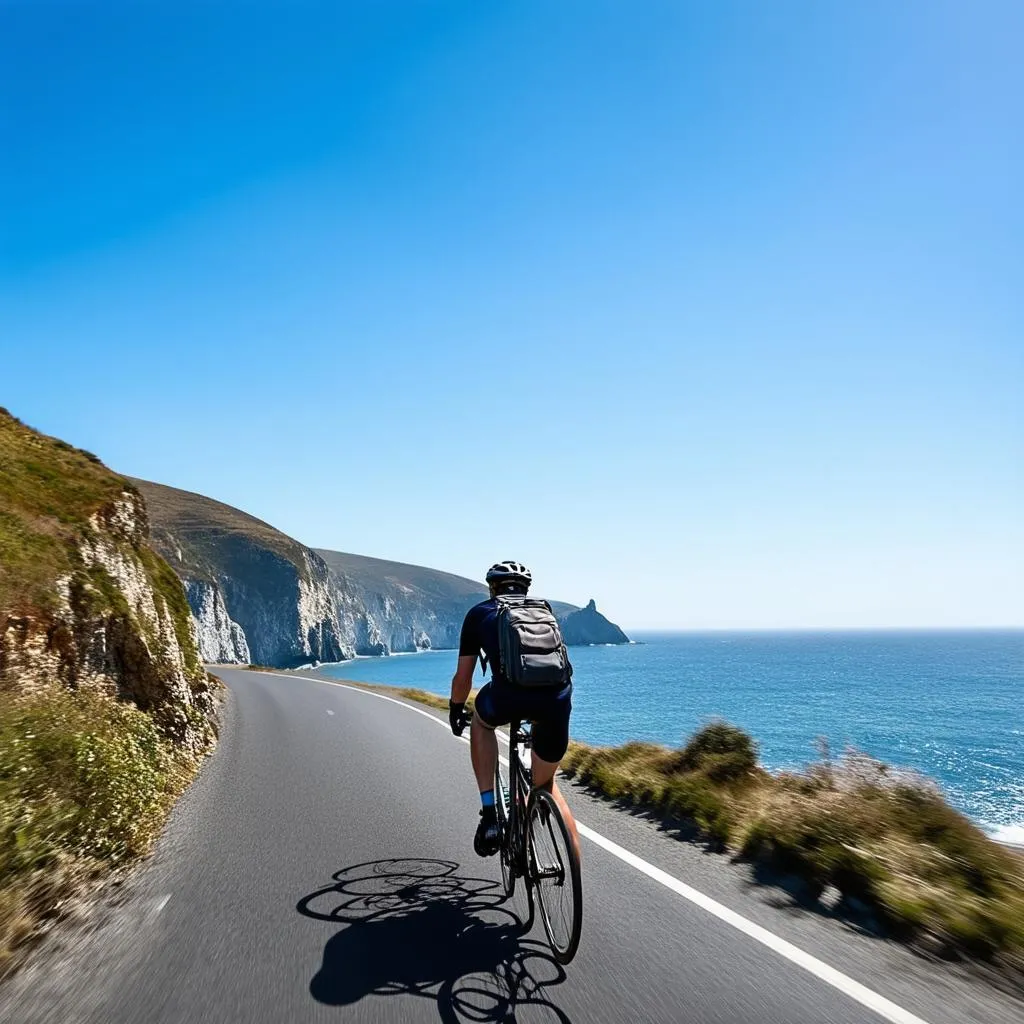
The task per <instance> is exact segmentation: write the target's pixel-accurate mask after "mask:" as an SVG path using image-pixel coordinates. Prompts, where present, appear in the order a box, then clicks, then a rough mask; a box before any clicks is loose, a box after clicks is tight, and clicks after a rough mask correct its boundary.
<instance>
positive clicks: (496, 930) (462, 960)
mask: <svg viewBox="0 0 1024 1024" xmlns="http://www.w3.org/2000/svg"><path fill="white" fill-rule="evenodd" d="M458 868H459V865H458V864H457V863H455V862H454V861H446V860H419V859H415V860H413V859H405V860H380V861H371V862H369V863H366V864H357V865H354V866H353V867H349V868H345V869H343V870H342V871H338V872H337V873H336V874H334V875H333V876H332V877H333V879H334V884H333V885H330V886H326V887H325V888H323V889H318V890H317V891H316V892H314V893H310V894H309V895H308V896H304V897H303V898H302V899H301V900H299V902H298V904H296V909H297V910H298V911H299V913H300V914H303V915H304V916H306V917H310V918H313V919H315V920H318V921H329V922H332V923H337V924H344V926H345V927H343V928H342V929H341V930H340V931H339V932H337V933H336V934H335V935H333V936H332V937H331V938H330V939H329V940H328V942H327V945H326V946H325V947H324V956H323V964H322V965H321V967H320V969H319V970H318V971H317V973H316V974H315V975H314V977H313V979H312V981H311V982H310V985H309V991H310V994H311V995H312V996H313V998H314V999H316V1000H317V1001H318V1002H321V1003H325V1004H327V1005H329V1006H348V1005H351V1004H353V1003H356V1002H358V1001H359V1000H361V999H363V998H364V997H366V996H369V995H377V996H400V995H413V996H421V997H423V998H425V999H430V1000H434V1001H436V1003H437V1009H438V1013H439V1015H440V1018H441V1020H442V1021H443V1022H445V1024H464V1022H467V1021H473V1022H481V1021H483V1022H486V1021H516V1020H521V1019H522V1017H521V1016H518V1017H517V1012H518V1011H524V1010H526V1009H527V1008H528V1010H529V1012H528V1017H529V1020H530V1021H531V1022H532V1021H550V1022H551V1024H556V1022H558V1024H571V1022H570V1020H569V1017H568V1016H567V1015H566V1014H565V1013H564V1012H563V1011H562V1010H560V1009H559V1008H558V1007H557V1006H555V1005H554V1004H553V1003H552V1002H551V1001H550V999H549V998H548V996H547V994H546V992H545V989H547V988H548V987H549V986H552V985H557V984H560V983H561V982H562V981H564V979H565V972H564V971H563V969H562V967H561V966H560V965H559V964H558V963H557V962H556V961H555V960H554V958H553V957H552V956H551V955H550V953H549V952H548V950H547V947H546V946H544V945H543V944H542V943H540V942H536V941H534V940H531V939H527V938H526V937H525V931H526V930H527V928H528V925H527V926H525V927H524V925H523V924H522V923H521V922H520V921H519V919H518V918H517V917H516V915H515V914H513V913H512V912H511V911H510V910H508V909H507V908H506V907H504V906H502V904H503V903H504V901H505V897H504V893H503V892H502V890H501V887H500V885H498V883H496V882H493V881H490V880H488V879H484V878H466V877H464V876H462V875H459V874H458V873H457V872H458Z"/></svg>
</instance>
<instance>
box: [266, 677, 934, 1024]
mask: <svg viewBox="0 0 1024 1024" xmlns="http://www.w3.org/2000/svg"><path fill="white" fill-rule="evenodd" d="M260 675H273V676H278V677H279V678H281V679H290V680H292V681H293V682H294V680H296V679H306V680H308V681H309V682H313V683H320V684H321V685H323V686H337V687H340V688H341V689H343V690H351V691H352V692H353V693H365V694H366V695H367V696H368V697H376V698H377V699H378V700H386V701H388V702H389V703H391V704H397V705H399V707H403V708H408V709H409V710H410V711H413V712H415V713H416V714H417V715H423V717H424V718H429V719H430V720H431V721H432V722H435V723H436V724H437V725H440V726H441V727H442V728H444V729H448V728H449V726H448V723H447V722H446V721H445V720H444V719H442V718H438V717H437V715H434V714H431V713H430V712H429V711H426V710H424V709H423V708H418V707H414V706H413V705H412V704H407V703H406V702H405V701H403V700H396V699H395V698H394V697H388V696H387V695H386V694H383V693H377V692H376V691H374V690H364V689H362V688H361V687H358V686H349V685H347V684H346V683H341V682H337V683H332V682H328V681H327V680H326V679H317V678H315V677H313V676H295V675H290V676H289V675H284V674H283V673H281V672H261V673H260ZM498 735H499V736H501V738H502V739H503V740H504V741H505V743H506V744H507V743H508V737H507V736H504V735H503V734H502V733H498ZM459 739H461V740H462V742H463V743H468V742H469V739H468V738H467V737H465V736H461V737H459ZM501 761H502V763H503V764H506V765H507V764H508V761H507V760H506V759H505V758H504V757H503V758H501ZM576 827H577V828H578V829H579V833H580V835H581V836H585V837H586V838H587V839H589V840H590V841H591V842H592V843H595V844H596V845H597V846H600V847H601V849H603V850H606V851H607V852H608V853H610V854H611V855H612V856H613V857H618V859H619V860H621V861H622V862H623V863H624V864H628V865H629V866H630V867H632V868H636V870H637V871H639V872H641V873H642V874H644V875H646V876H647V877H648V878H650V879H653V880H654V881H655V882H659V883H660V884H661V885H663V886H665V888H666V889H670V890H671V891H672V892H674V893H676V895H678V896H682V897H683V899H685V900H689V901H690V902H691V903H693V904H694V905H695V906H698V907H700V908H701V909H702V910H706V911H707V912H708V913H709V914H712V915H713V916H715V917H717V918H718V919H719V920H720V921H723V922H724V923H725V924H727V925H730V926H731V927H733V928H735V929H736V930H737V931H740V932H742V933H743V934H744V935H747V936H749V937H750V938H752V939H754V940H755V941H756V942H760V943H761V945H762V946H767V947H768V949H770V950H772V951H773V952H775V953H778V954H779V956H782V957H785V959H787V960H788V961H789V962H790V963H793V964H796V966H797V967H802V968H803V969H804V970H805V971H807V972H808V973H809V974H813V975H814V976H815V977H816V978H818V979H819V980H821V981H823V982H825V983H826V984H827V985H831V986H832V987H833V988H835V989H838V990H839V991H840V992H842V993H843V994H844V995H847V996H849V997H850V998H851V999H853V1000H855V1001H856V1002H858V1003H860V1004H861V1006H866V1007H867V1008H868V1009H869V1010H873V1011H874V1012H875V1013H877V1014H878V1015H879V1016H880V1017H883V1018H884V1019H885V1020H887V1021H890V1022H891V1024H927V1021H925V1020H924V1019H923V1018H921V1017H917V1016H915V1015H914V1014H912V1013H911V1012H910V1011H909V1010H904V1009H903V1007H902V1006H899V1005H897V1004H896V1003H894V1002H892V1000H890V999H886V998H885V996H883V995H879V993H877V992H875V991H874V989H870V988H868V987H867V986H866V985H862V984H861V983H860V982H859V981H854V979H853V978H850V977H848V976H847V975H845V974H843V973H842V971H837V970H836V969H835V968H834V967H831V966H829V964H827V963H825V962H824V961H823V960H819V959H818V958H817V957H815V956H811V954H810V953H805V952H804V951H803V950H802V949H800V947H799V946H794V945H793V943H792V942H787V941H786V940H785V939H783V938H781V937H780V936H778V935H776V934H775V933H774V932H771V931H769V930H768V929H767V928H762V927H761V925H759V924H755V923H754V922H753V921H750V920H748V919H747V918H745V917H744V916H743V915H742V914H738V913H736V911H735V910H730V909H729V908H728V907H726V906H724V905H723V904H721V903H719V902H718V901H717V900H713V899H712V898H711V897H710V896H705V895H704V893H702V892H701V891H700V890H699V889H694V888H693V887H692V886H689V885H687V884H686V883H685V882H681V881H679V879H678V878H676V877H675V876H674V875H670V874H669V873H668V872H667V871H662V869H661V868H657V867H655V866H654V865H653V864H649V863H648V862H647V861H645V860H644V859H643V858H642V857H638V856H637V855H636V854H635V853H631V852H630V851H629V850H627V849H625V848H624V847H622V846H619V844H618V843H613V842H612V841H611V840H610V839H608V838H606V837H605V836H603V835H601V833H600V832H595V831H594V830H593V829H592V828H589V827H588V826H587V825H584V824H583V823H582V822H580V821H577V822H576Z"/></svg>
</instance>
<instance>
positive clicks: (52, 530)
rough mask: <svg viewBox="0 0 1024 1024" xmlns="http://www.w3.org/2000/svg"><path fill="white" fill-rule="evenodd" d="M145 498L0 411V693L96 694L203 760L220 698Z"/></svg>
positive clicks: (90, 459)
mask: <svg viewBox="0 0 1024 1024" xmlns="http://www.w3.org/2000/svg"><path fill="white" fill-rule="evenodd" d="M148 532H149V524H148V519H147V516H146V507H145V503H144V502H143V499H142V497H141V496H140V495H139V493H138V492H137V491H136V490H135V488H134V487H133V486H132V485H131V484H130V483H129V482H128V481H126V480H124V479H123V478H121V477H118V476H116V475H115V474H114V473H111V472H110V471H109V470H108V469H107V468H106V467H105V466H103V465H102V464H101V463H100V462H99V461H98V460H97V459H95V458H94V457H93V456H90V455H88V454H87V453H83V452H80V451H78V450H77V449H74V448H72V447H71V446H70V445H67V444H65V443H64V442H61V441H57V440H56V439H54V438H49V437H45V436H44V435H42V434H39V433H37V432H36V431H34V430H31V429H30V428H28V427H26V426H24V425H23V424H21V423H20V422H19V421H18V420H16V419H14V417H12V416H10V415H9V414H8V413H7V412H6V411H5V410H0V567H2V572H0V626H2V631H0V687H3V688H4V689H8V690H14V691H17V692H29V691H33V690H38V689H42V688H44V687H47V686H53V685H64V686H67V687H70V688H75V689H78V688H84V687H92V688H96V689H99V690H102V691H105V692H107V693H109V694H110V695H111V696H116V697H119V698H122V699H126V700H130V701H132V702H133V703H135V704H136V705H138V707H140V708H141V709H142V710H143V711H147V712H149V713H150V714H151V715H152V716H153V718H154V719H155V720H156V721H157V723H158V724H159V725H160V726H161V727H162V729H163V730H164V731H165V732H166V733H167V735H168V736H170V737H171V738H172V739H173V740H174V741H175V742H177V743H179V744H180V745H182V746H185V747H187V748H189V749H190V750H191V751H192V752H194V753H197V752H199V751H200V750H202V749H203V748H205V747H206V746H207V744H208V743H209V741H210V738H211V735H212V733H211V721H212V715H213V710H214V707H213V698H212V696H211V690H210V681H209V679H208V677H207V675H206V672H205V671H204V670H203V668H202V665H201V664H200V662H199V658H198V654H197V650H196V642H195V634H194V632H193V626H192V622H191V619H190V616H189V610H188V605H187V603H186V600H185V594H184V591H183V590H182V587H181V584H180V582H179V581H178V579H177V578H176V577H175V575H174V573H173V572H172V571H171V570H170V569H169V567H168V566H167V564H166V563H165V562H163V561H162V560H161V559H160V558H159V557H158V556H157V555H156V554H155V553H154V552H153V551H152V550H151V548H150V547H149V545H148V543H147V538H148Z"/></svg>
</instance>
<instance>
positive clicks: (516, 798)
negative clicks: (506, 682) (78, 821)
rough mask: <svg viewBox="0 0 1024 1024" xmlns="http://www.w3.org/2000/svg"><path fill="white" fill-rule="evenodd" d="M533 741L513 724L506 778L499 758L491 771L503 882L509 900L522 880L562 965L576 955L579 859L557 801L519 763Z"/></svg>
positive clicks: (580, 924) (520, 725)
mask: <svg viewBox="0 0 1024 1024" xmlns="http://www.w3.org/2000/svg"><path fill="white" fill-rule="evenodd" d="M531 742H532V737H531V734H530V729H529V728H528V727H527V728H524V726H523V723H522V722H512V723H511V724H510V725H509V745H508V770H507V774H506V770H505V768H504V767H503V766H502V764H501V760H500V758H499V760H498V762H497V764H496V765H495V768H494V805H495V809H496V811H497V816H498V827H499V828H500V830H501V847H500V849H499V857H500V860H501V880H502V884H503V885H504V887H505V896H506V898H508V899H511V898H512V895H513V893H514V892H515V887H516V879H517V878H522V879H523V881H524V884H525V885H526V889H527V898H528V900H529V901H530V906H531V908H532V906H533V894H534V893H536V895H537V901H538V903H539V904H540V917H541V921H542V922H543V923H544V931H545V933H546V934H547V937H548V942H549V943H550V945H551V951H552V952H553V953H554V955H555V959H556V960H557V961H558V962H559V963H560V964H563V965H564V964H567V963H569V961H570V960H572V958H573V957H574V956H575V955H576V950H577V948H578V947H579V944H580V933H581V931H582V928H583V883H582V879H581V877H580V861H579V857H578V856H577V855H576V850H575V847H574V846H573V844H572V839H571V837H570V835H569V828H568V826H567V825H566V823H565V818H564V817H563V816H562V812H561V811H560V810H559V808H558V804H557V803H556V802H555V798H554V797H553V796H552V795H551V793H549V792H548V791H547V790H545V789H534V788H533V784H532V780H531V776H530V769H529V768H528V767H527V766H526V765H525V764H523V760H522V757H521V756H520V753H519V748H520V746H522V747H523V749H525V750H528V749H530V745H531ZM509 780H511V788H510V786H509Z"/></svg>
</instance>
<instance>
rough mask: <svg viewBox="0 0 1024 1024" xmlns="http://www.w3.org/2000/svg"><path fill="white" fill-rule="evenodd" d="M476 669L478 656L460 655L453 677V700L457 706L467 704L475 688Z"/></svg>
mask: <svg viewBox="0 0 1024 1024" xmlns="http://www.w3.org/2000/svg"><path fill="white" fill-rule="evenodd" d="M475 668H476V655H475V654H473V655H462V654H460V655H459V664H458V666H457V668H456V669H455V675H454V676H452V700H453V701H454V702H455V703H456V704H465V702H466V700H467V698H468V697H469V691H470V690H471V689H472V688H473V670H474V669H475Z"/></svg>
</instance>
